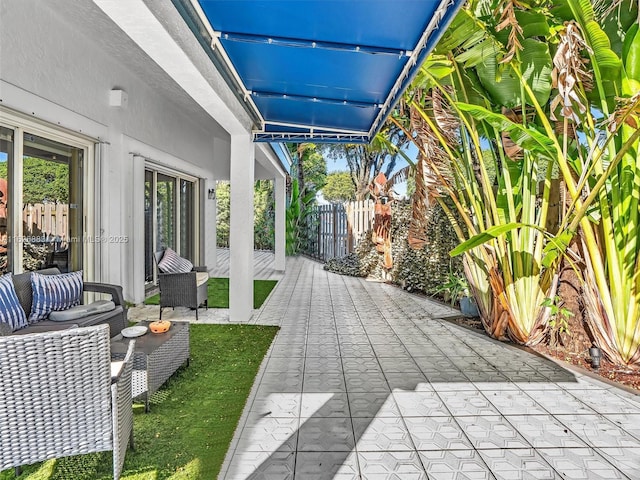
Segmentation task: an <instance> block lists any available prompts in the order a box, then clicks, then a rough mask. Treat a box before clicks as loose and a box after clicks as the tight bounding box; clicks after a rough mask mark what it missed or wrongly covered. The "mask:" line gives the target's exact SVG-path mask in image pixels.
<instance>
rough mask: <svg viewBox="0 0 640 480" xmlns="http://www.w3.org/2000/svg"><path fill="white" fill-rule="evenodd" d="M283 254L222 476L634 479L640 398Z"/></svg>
mask: <svg viewBox="0 0 640 480" xmlns="http://www.w3.org/2000/svg"><path fill="white" fill-rule="evenodd" d="M452 314H455V312H453V311H452V310H451V309H450V308H448V307H446V306H442V305H441V304H439V303H436V302H432V301H429V300H427V299H425V298H423V297H419V296H416V295H411V294H408V293H406V292H404V291H402V290H400V289H398V288H394V287H391V286H388V285H384V284H380V283H373V282H367V281H365V280H364V279H358V278H353V277H343V276H339V275H335V274H331V273H328V272H326V271H324V270H323V269H322V266H321V265H320V264H318V263H315V262H312V261H309V260H306V259H302V258H296V259H288V262H287V272H286V275H285V276H284V278H283V279H282V280H281V281H280V282H279V283H278V286H277V287H276V289H275V290H274V291H273V292H272V294H271V296H270V297H269V299H268V301H267V302H266V303H265V305H263V307H262V309H261V310H259V311H256V314H255V315H254V321H255V322H256V323H260V324H271V325H273V324H275V325H280V326H281V330H280V332H279V333H278V335H277V337H276V340H275V342H274V344H273V346H272V348H271V350H270V352H269V354H268V357H267V358H266V359H265V361H264V362H263V365H262V368H261V370H260V373H259V374H258V377H257V379H256V383H255V385H254V388H253V391H252V394H251V396H250V398H249V400H248V403H247V406H246V408H245V412H244V414H243V416H242V418H241V420H240V424H239V426H238V429H237V431H236V434H235V437H234V440H233V442H232V444H231V448H230V450H229V452H228V454H227V459H226V461H225V464H224V465H223V470H222V472H221V475H220V477H219V478H221V479H224V480H240V479H242V480H244V479H251V480H258V479H260V480H262V479H265V480H266V479H273V480H287V479H295V480H315V479H327V480H329V479H339V480H347V479H367V480H374V479H375V480H382V479H397V480H418V479H433V480H441V479H447V480H448V479H493V478H497V479H509V480H514V479H530V478H531V479H534V478H535V479H550V478H565V479H617V478H623V479H632V480H634V479H640V397H638V396H636V395H634V394H631V393H628V392H626V391H624V390H621V389H618V388H615V387H612V386H611V385H609V384H607V383H604V382H600V381H597V380H594V379H592V378H591V377H589V376H584V375H581V374H579V373H575V372H574V373H572V372H570V371H568V370H565V369H563V368H561V367H559V366H558V365H556V364H555V363H553V362H551V361H549V360H546V359H544V358H541V357H538V356H534V355H532V354H529V353H526V352H524V351H523V350H521V349H518V348H515V347H512V346H508V345H506V344H503V343H500V342H496V341H493V340H491V339H489V338H488V337H486V336H485V335H483V334H481V333H476V332H473V331H470V330H467V329H464V328H462V327H458V326H456V325H453V324H452V323H450V322H447V321H445V320H440V319H441V318H445V317H447V316H451V315H452Z"/></svg>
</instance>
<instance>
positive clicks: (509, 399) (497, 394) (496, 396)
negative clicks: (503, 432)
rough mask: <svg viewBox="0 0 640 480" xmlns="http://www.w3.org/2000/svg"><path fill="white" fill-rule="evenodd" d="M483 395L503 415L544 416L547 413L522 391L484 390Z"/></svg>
mask: <svg viewBox="0 0 640 480" xmlns="http://www.w3.org/2000/svg"><path fill="white" fill-rule="evenodd" d="M482 394H483V395H484V396H485V397H487V399H488V400H489V401H490V402H491V403H492V404H493V406H494V407H496V409H497V410H498V411H499V412H500V413H501V414H503V415H544V414H546V413H547V411H546V410H545V409H544V408H542V406H541V405H540V404H538V402H536V401H535V400H534V399H533V398H531V397H530V396H529V395H527V394H526V393H524V392H523V391H521V390H493V391H492V390H484V391H483V392H482Z"/></svg>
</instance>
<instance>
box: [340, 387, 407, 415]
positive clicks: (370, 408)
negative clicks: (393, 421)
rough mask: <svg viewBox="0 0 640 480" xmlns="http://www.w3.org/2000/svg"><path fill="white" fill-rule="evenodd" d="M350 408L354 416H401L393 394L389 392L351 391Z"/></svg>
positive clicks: (349, 395)
mask: <svg viewBox="0 0 640 480" xmlns="http://www.w3.org/2000/svg"><path fill="white" fill-rule="evenodd" d="M348 397H349V408H350V410H351V416H352V417H354V418H358V417H365V418H373V417H399V416H400V411H399V410H398V406H397V405H396V401H395V399H394V397H393V395H392V394H391V393H389V392H366V393H354V392H350V393H349V394H348Z"/></svg>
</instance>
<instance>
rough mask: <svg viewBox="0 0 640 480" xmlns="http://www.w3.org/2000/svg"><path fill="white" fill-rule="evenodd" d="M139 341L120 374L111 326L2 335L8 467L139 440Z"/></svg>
mask: <svg viewBox="0 0 640 480" xmlns="http://www.w3.org/2000/svg"><path fill="white" fill-rule="evenodd" d="M134 343H135V342H133V341H132V342H131V343H130V345H129V349H128V351H127V355H126V357H125V359H124V362H123V363H122V364H121V365H118V366H119V367H120V368H119V371H118V372H115V373H114V377H112V364H111V356H110V339H109V326H108V325H97V326H92V327H84V328H71V329H67V330H58V331H51V332H45V333H33V334H29V335H11V336H6V337H0V470H4V469H7V468H10V467H20V466H21V465H27V464H31V463H35V462H40V461H44V460H48V459H50V458H59V457H66V456H69V455H79V454H85V453H91V452H101V451H107V450H112V451H113V477H114V479H115V480H118V478H120V473H121V471H122V466H123V464H124V456H125V453H126V450H127V445H128V444H129V443H131V444H132V442H133V409H132V408H133V407H132V401H131V369H132V358H133V357H132V356H133V348H134Z"/></svg>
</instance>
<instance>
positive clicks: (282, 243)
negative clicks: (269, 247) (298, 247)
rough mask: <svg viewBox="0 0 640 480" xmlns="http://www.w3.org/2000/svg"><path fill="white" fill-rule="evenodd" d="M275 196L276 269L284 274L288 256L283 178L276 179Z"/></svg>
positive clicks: (284, 183)
mask: <svg viewBox="0 0 640 480" xmlns="http://www.w3.org/2000/svg"><path fill="white" fill-rule="evenodd" d="M274 195H275V200H276V218H275V226H274V229H275V237H276V238H275V244H274V249H275V262H274V268H275V269H276V270H277V271H280V272H283V271H284V269H285V255H286V242H287V240H286V230H287V226H286V224H285V221H286V196H287V192H286V182H285V178H284V176H283V177H276V179H275V181H274Z"/></svg>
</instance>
